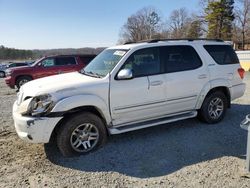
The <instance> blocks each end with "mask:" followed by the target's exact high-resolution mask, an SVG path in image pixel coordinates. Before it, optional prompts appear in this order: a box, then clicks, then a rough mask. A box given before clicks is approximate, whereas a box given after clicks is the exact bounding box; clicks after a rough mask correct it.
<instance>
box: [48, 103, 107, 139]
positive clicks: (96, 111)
mask: <svg viewBox="0 0 250 188" xmlns="http://www.w3.org/2000/svg"><path fill="white" fill-rule="evenodd" d="M83 112H90V113H93V114H95V115H96V116H98V117H99V118H100V119H101V120H102V121H103V123H104V125H105V129H106V131H107V133H108V124H107V121H106V119H105V116H104V115H103V113H102V112H101V111H100V109H98V108H97V107H95V106H90V105H89V106H79V107H76V108H73V109H70V110H68V111H66V112H64V113H63V118H62V119H61V120H60V121H59V122H58V123H57V124H56V125H55V127H54V128H53V130H52V133H51V135H50V142H51V141H52V140H54V138H55V137H56V134H57V132H58V130H59V129H60V127H61V126H62V125H63V124H64V123H65V122H66V121H67V120H68V119H69V118H70V117H72V116H73V115H76V114H79V113H83Z"/></svg>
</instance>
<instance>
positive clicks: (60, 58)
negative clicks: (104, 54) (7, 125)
mask: <svg viewBox="0 0 250 188" xmlns="http://www.w3.org/2000/svg"><path fill="white" fill-rule="evenodd" d="M95 56H96V55H56V56H49V57H44V58H42V59H39V60H37V61H36V62H35V63H33V64H32V65H30V66H25V67H16V68H10V69H8V70H6V78H5V83H6V84H7V85H8V86H9V87H10V88H15V86H16V87H17V88H20V87H21V86H22V85H23V84H25V83H26V82H28V81H31V80H34V79H37V78H42V77H46V76H52V75H55V74H62V73H67V72H73V71H79V70H81V69H82V68H83V67H84V66H86V65H87V64H88V63H89V62H90V61H91V60H92V59H93V58H94V57H95Z"/></svg>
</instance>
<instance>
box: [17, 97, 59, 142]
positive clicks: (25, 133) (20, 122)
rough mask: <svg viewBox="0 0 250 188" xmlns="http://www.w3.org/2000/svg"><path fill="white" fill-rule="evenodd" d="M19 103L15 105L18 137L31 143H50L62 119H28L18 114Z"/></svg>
mask: <svg viewBox="0 0 250 188" xmlns="http://www.w3.org/2000/svg"><path fill="white" fill-rule="evenodd" d="M17 108H18V105H17V102H15V103H14V105H13V111H12V115H13V119H14V123H15V129H16V132H17V134H18V136H19V137H20V138H21V139H22V140H25V141H27V142H30V143H48V142H49V140H50V137H51V134H52V132H53V130H54V128H55V126H56V125H57V123H58V122H59V121H60V120H61V119H62V117H53V118H48V117H27V116H22V115H21V114H19V113H18V112H17Z"/></svg>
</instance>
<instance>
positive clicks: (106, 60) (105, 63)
mask: <svg viewBox="0 0 250 188" xmlns="http://www.w3.org/2000/svg"><path fill="white" fill-rule="evenodd" d="M127 51H128V50H118V49H107V50H104V51H103V52H102V53H100V54H99V55H98V56H97V57H96V58H95V59H93V60H92V61H91V62H90V63H89V64H88V65H87V66H86V67H85V68H84V69H83V70H82V71H81V73H83V74H86V75H89V76H95V77H104V76H106V75H107V74H108V73H109V72H111V71H112V69H113V68H114V67H115V66H116V64H117V63H118V62H119V61H120V60H121V58H122V57H123V56H124V55H125V54H126V53H127Z"/></svg>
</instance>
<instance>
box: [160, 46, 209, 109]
mask: <svg viewBox="0 0 250 188" xmlns="http://www.w3.org/2000/svg"><path fill="white" fill-rule="evenodd" d="M161 53H162V54H163V55H162V56H163V61H164V64H165V72H166V74H165V82H166V93H167V95H166V100H167V106H168V112H169V113H176V112H182V111H188V110H194V109H195V106H196V102H197V99H198V96H199V95H200V92H201V91H202V89H203V87H204V86H205V84H206V83H207V82H208V81H209V75H208V70H207V67H206V66H205V65H204V64H203V62H202V61H201V59H200V57H199V55H198V53H197V52H196V50H195V48H194V47H192V46H187V45H183V46H168V47H164V48H162V49H161Z"/></svg>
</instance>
